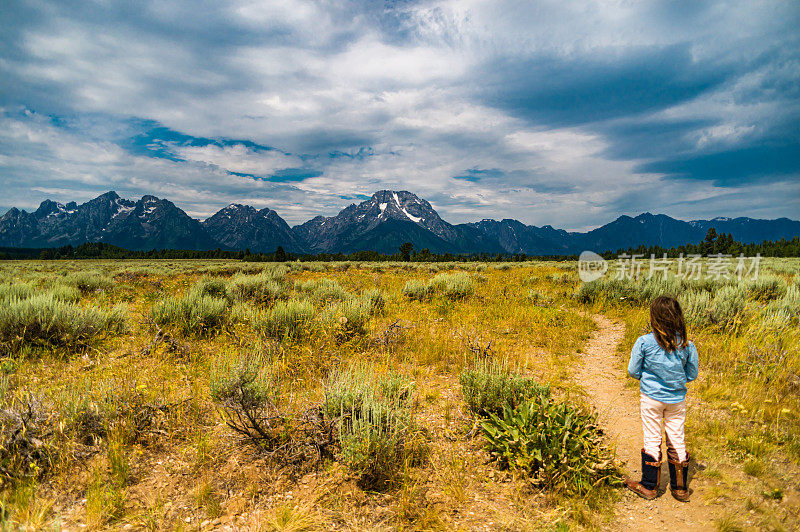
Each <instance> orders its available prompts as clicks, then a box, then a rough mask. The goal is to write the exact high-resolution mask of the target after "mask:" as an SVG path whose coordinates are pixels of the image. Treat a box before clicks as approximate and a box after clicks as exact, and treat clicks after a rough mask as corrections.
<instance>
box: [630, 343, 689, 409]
mask: <svg viewBox="0 0 800 532" xmlns="http://www.w3.org/2000/svg"><path fill="white" fill-rule="evenodd" d="M697 363H698V360H697V348H695V346H694V344H693V343H692V342H689V343H688V345H687V346H686V347H684V348H681V349H676V350H675V352H674V353H670V352H669V351H667V350H665V349H664V348H663V347H661V346H660V345H658V342H656V338H655V336H653V333H650V334H645V335H644V336H640V337H639V338H638V339H637V340H636V343H635V344H633V349H631V360H630V362H628V375H630V376H631V377H633V378H634V379H638V380H639V381H640V382H639V390H640V391H641V392H642V393H643V394H644V395H646V396H647V397H649V398H651V399H655V400H656V401H661V402H662V403H680V402H681V401H683V400H684V399H685V398H686V383H687V382H691V381H693V380H695V379H696V378H697Z"/></svg>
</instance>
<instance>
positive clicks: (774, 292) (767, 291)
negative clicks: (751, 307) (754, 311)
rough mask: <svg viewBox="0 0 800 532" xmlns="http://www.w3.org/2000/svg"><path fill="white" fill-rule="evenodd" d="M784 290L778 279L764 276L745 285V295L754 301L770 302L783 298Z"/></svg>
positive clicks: (781, 281) (781, 280) (784, 287)
mask: <svg viewBox="0 0 800 532" xmlns="http://www.w3.org/2000/svg"><path fill="white" fill-rule="evenodd" d="M786 288H787V287H786V281H784V280H783V279H781V278H780V277H772V276H764V277H760V278H758V279H756V280H754V281H750V282H749V283H747V294H748V295H749V296H750V297H751V298H752V299H755V300H756V301H772V300H774V299H780V298H781V297H783V295H784V294H785V293H786Z"/></svg>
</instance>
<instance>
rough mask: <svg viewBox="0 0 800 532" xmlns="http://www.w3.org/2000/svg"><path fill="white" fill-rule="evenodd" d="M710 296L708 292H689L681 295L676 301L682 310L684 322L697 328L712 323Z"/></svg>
mask: <svg viewBox="0 0 800 532" xmlns="http://www.w3.org/2000/svg"><path fill="white" fill-rule="evenodd" d="M711 300H712V297H711V294H710V293H709V292H704V291H698V290H689V291H686V292H684V293H683V294H681V296H680V297H679V298H678V301H679V302H680V304H681V308H682V309H683V316H684V318H685V319H686V322H687V323H688V324H690V325H695V326H697V327H705V326H707V325H710V324H711V323H712V318H711Z"/></svg>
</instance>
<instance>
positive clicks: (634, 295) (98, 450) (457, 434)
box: [0, 259, 800, 531]
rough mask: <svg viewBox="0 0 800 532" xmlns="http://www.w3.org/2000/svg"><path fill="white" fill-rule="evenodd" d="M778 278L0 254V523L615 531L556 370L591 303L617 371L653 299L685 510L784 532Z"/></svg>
mask: <svg viewBox="0 0 800 532" xmlns="http://www.w3.org/2000/svg"><path fill="white" fill-rule="evenodd" d="M799 267H800V260H798V259H780V260H779V259H766V260H764V261H763V262H762V265H761V275H760V278H759V280H757V281H741V282H737V281H724V280H723V281H685V280H682V279H680V278H677V277H674V276H670V277H669V278H667V279H663V280H657V281H656V280H646V279H642V280H640V281H628V282H620V281H613V280H612V281H597V282H594V283H590V284H588V285H582V284H581V283H580V281H579V280H578V275H577V268H576V264H575V263H574V262H573V263H568V262H561V263H558V262H527V263H505V264H501V263H496V264H482V263H466V264H427V263H420V264H417V263H290V264H248V263H241V262H226V261H190V260H185V261H147V262H144V261H142V262H138V261H125V262H113V261H107V262H103V261H95V262H92V261H76V262H58V261H53V262H0V305H1V306H0V342H2V343H1V344H0V346H1V347H0V356H2V360H1V361H0V369H2V380H1V381H0V394H2V411H1V412H0V428H1V429H2V433H1V434H0V438H1V439H2V442H1V443H2V445H0V482H2V501H1V502H0V504H1V505H2V506H0V519H2V520H3V523H4V526H5V527H6V528H14V527H17V526H21V525H25V526H29V527H32V529H41V528H44V529H48V528H55V529H58V528H60V527H62V528H69V529H77V528H79V526H86V527H89V528H92V529H120V528H124V527H126V526H128V525H130V526H129V527H128V528H134V529H150V530H164V529H175V530H180V529H183V530H196V529H198V528H203V529H205V528H212V527H216V526H220V527H222V526H230V527H234V528H246V529H251V530H294V531H300V530H320V529H343V530H375V529H378V530H393V529H410V530H416V529H420V530H429V529H431V530H453V529H463V530H474V529H488V530H495V529H502V530H566V529H598V528H605V527H607V526H612V525H611V523H613V515H614V509H615V507H616V505H617V504H618V501H619V500H620V499H621V498H622V497H624V496H625V495H624V494H623V492H622V491H621V489H620V488H619V484H620V482H619V481H620V478H621V472H620V469H619V466H620V464H617V463H616V462H615V460H614V459H613V449H609V448H608V447H607V446H606V444H605V442H604V440H603V438H602V434H601V431H600V429H599V428H598V427H597V426H596V424H595V418H594V413H593V411H592V405H591V404H589V403H588V402H587V400H586V398H585V397H586V396H585V394H584V390H583V389H582V388H581V383H580V382H577V380H576V378H575V370H576V367H577V366H578V365H579V364H581V354H582V348H583V346H584V345H585V343H586V341H587V339H588V338H589V336H590V334H591V333H592V331H593V330H594V329H595V323H594V321H593V320H592V319H591V316H592V315H595V314H605V315H607V316H609V317H612V318H614V319H617V320H620V321H622V322H623V323H624V324H625V327H626V341H625V342H623V344H622V345H620V347H619V367H618V368H612V369H614V370H616V371H619V372H620V374H623V375H624V372H625V369H624V367H625V364H626V362H627V355H628V352H629V350H630V346H631V345H632V344H633V341H634V340H635V338H636V337H637V336H638V335H639V334H642V333H644V332H647V304H648V301H649V300H650V299H651V298H652V297H655V296H656V295H660V294H662V293H671V294H675V295H678V296H679V298H680V300H681V301H682V303H683V305H684V308H685V310H686V313H687V317H688V318H689V324H690V338H691V339H692V340H693V341H694V342H695V344H696V345H697V346H698V350H699V352H700V361H701V365H700V378H699V379H698V381H697V382H696V383H694V384H693V385H690V393H691V394H693V396H694V397H695V402H694V407H693V409H692V410H691V411H690V414H689V419H688V425H687V437H688V439H689V441H690V445H691V448H692V450H693V452H694V453H695V456H696V457H697V458H698V460H699V461H700V462H701V463H703V464H704V465H705V468H704V469H703V470H701V471H698V472H697V475H702V476H705V477H706V478H710V479H714V480H715V481H716V482H717V485H718V489H716V490H714V491H713V492H711V493H705V494H704V495H703V499H702V500H693V502H692V504H706V505H709V507H713V508H716V510H715V511H717V512H719V514H720V518H719V519H718V520H717V521H716V522H717V526H718V528H719V529H720V530H738V529H747V528H753V529H770V530H791V529H793V527H794V526H795V523H796V522H798V513H797V512H798V509H799V508H800V496H798V487H799V486H800V485H799V484H798V480H797V478H798V476H797V473H798V471H799V469H798V465H800V436H798V431H799V430H800V422H798V419H799V417H798V416H799V415H800V411H798V409H799V408H800V395H799V394H798V392H800V357H798V344H800V331H799V330H798V314H800V276H798V268H799ZM631 385H632V386H633V385H635V383H633V382H632V384H631ZM742 479H744V480H742Z"/></svg>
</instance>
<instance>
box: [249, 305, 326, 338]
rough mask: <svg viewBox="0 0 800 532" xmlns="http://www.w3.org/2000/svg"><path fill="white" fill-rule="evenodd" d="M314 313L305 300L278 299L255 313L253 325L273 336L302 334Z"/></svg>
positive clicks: (287, 336)
mask: <svg viewBox="0 0 800 532" xmlns="http://www.w3.org/2000/svg"><path fill="white" fill-rule="evenodd" d="M315 313H316V311H315V309H314V305H312V304H311V303H310V302H308V301H305V300H298V299H290V300H289V301H278V302H277V303H275V306H273V307H272V308H271V309H270V310H268V311H265V312H260V313H256V314H255V315H254V317H253V327H254V328H255V329H256V330H257V331H259V332H261V333H262V334H265V335H267V336H271V337H274V338H299V337H300V336H303V335H304V334H305V333H306V332H307V330H308V326H309V325H310V323H311V320H312V319H313V318H314V314H315Z"/></svg>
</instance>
